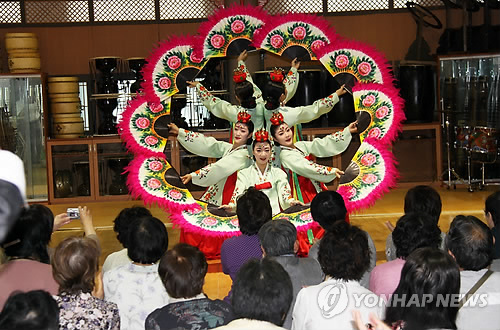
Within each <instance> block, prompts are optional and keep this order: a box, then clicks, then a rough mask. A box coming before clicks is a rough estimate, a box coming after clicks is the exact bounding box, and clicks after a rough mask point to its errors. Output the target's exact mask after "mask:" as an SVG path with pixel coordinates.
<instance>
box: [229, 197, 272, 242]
mask: <svg viewBox="0 0 500 330" xmlns="http://www.w3.org/2000/svg"><path fill="white" fill-rule="evenodd" d="M236 215H237V216H238V222H239V224H240V231H241V233H242V234H244V235H256V234H257V233H258V232H259V229H260V227H262V225H263V224H265V223H266V222H268V221H270V220H271V219H272V217H273V210H272V208H271V202H270V201H269V198H268V197H267V196H266V194H264V193H263V192H262V191H259V190H257V189H255V188H254V187H250V188H248V189H247V191H245V193H244V194H243V195H241V196H240V197H239V198H238V200H237V201H236Z"/></svg>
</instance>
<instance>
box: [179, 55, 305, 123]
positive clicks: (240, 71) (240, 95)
mask: <svg viewBox="0 0 500 330" xmlns="http://www.w3.org/2000/svg"><path fill="white" fill-rule="evenodd" d="M247 57H248V53H247V51H246V50H244V51H243V52H241V54H240V55H239V56H238V67H237V68H236V69H235V70H234V72H233V81H234V83H235V87H234V94H235V96H236V100H237V101H238V102H239V103H240V104H239V105H233V104H231V103H230V102H227V101H225V100H222V99H220V98H218V97H215V96H214V95H212V93H210V91H208V90H207V89H206V88H205V87H204V86H203V85H202V84H201V83H200V82H199V81H188V82H187V84H188V85H189V86H190V87H192V88H196V90H197V91H198V95H199V97H200V100H201V102H202V104H203V105H204V106H205V107H206V108H207V109H208V111H210V112H211V113H212V114H213V115H215V116H216V117H219V118H221V119H226V120H228V121H229V122H231V123H236V122H237V121H238V118H237V117H238V113H240V112H241V111H246V112H248V113H249V114H250V116H251V120H252V122H253V123H254V125H255V131H257V130H260V129H261V128H262V127H264V113H263V107H262V106H261V105H262V104H263V103H264V100H263V99H262V92H261V90H260V89H259V87H257V85H255V84H254V82H253V80H252V76H251V75H250V72H249V71H248V69H247V67H246V65H245V60H246V59H247ZM299 66H300V62H299V61H297V59H294V60H293V61H292V63H291V68H290V71H289V73H288V77H287V79H286V80H284V81H283V83H282V85H283V88H284V89H285V90H286V94H287V95H288V97H287V98H286V100H284V102H286V101H288V100H289V99H290V98H292V97H293V95H295V92H296V90H297V86H298V83H299V78H298V72H297V70H298V68H299Z"/></svg>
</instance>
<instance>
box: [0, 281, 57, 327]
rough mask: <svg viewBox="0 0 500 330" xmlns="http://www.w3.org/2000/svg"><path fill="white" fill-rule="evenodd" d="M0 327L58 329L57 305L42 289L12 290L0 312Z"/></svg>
mask: <svg viewBox="0 0 500 330" xmlns="http://www.w3.org/2000/svg"><path fill="white" fill-rule="evenodd" d="M0 329H2V330H3V329H5V330H7V329H8V330H58V329H59V306H57V302H56V301H55V300H54V298H52V296H51V295H50V293H48V292H46V291H43V290H35V291H28V292H14V293H13V294H12V295H11V296H10V297H9V298H8V299H7V301H6V302H5V305H4V307H3V310H2V312H1V313H0Z"/></svg>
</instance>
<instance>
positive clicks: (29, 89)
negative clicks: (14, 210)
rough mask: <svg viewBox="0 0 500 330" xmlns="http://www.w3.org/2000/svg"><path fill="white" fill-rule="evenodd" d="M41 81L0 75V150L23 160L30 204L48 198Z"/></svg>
mask: <svg viewBox="0 0 500 330" xmlns="http://www.w3.org/2000/svg"><path fill="white" fill-rule="evenodd" d="M43 81H44V79H43V76H42V75H40V74H23V75H16V74H11V75H0V148H2V149H5V150H10V151H12V152H14V153H16V154H17V155H18V156H19V157H20V158H21V159H22V160H23V162H24V170H25V173H26V195H27V198H28V200H30V201H44V200H47V197H48V195H47V189H48V188H47V161H46V155H45V136H46V134H45V128H46V121H45V118H44V115H45V103H44V84H43Z"/></svg>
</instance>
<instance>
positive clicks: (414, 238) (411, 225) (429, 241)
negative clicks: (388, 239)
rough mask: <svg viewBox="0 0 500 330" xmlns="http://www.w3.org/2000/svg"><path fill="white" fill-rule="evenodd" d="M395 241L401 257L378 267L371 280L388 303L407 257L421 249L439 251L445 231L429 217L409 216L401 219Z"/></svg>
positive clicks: (375, 289) (393, 234)
mask: <svg viewBox="0 0 500 330" xmlns="http://www.w3.org/2000/svg"><path fill="white" fill-rule="evenodd" d="M392 238H393V240H394V245H395V246H396V256H397V257H398V258H397V259H395V260H392V261H388V262H386V263H384V264H380V265H378V266H377V267H375V268H374V269H373V270H372V274H371V277H370V290H371V291H373V292H374V293H376V294H377V295H379V296H381V297H382V298H384V299H385V300H386V301H387V300H388V299H389V295H391V294H392V293H393V292H394V290H396V287H397V286H398V283H399V279H400V276H401V269H403V266H404V264H405V261H406V258H407V257H408V256H409V255H410V254H411V253H412V252H413V251H415V250H416V249H418V248H422V247H432V248H436V249H438V248H439V246H440V245H441V231H440V230H439V227H438V226H437V225H436V222H435V221H434V220H433V219H432V218H431V217H430V216H429V215H427V214H425V213H408V214H405V215H403V216H402V217H401V218H400V219H399V220H398V222H397V224H396V228H395V229H394V231H393V232H392Z"/></svg>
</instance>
